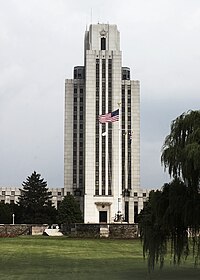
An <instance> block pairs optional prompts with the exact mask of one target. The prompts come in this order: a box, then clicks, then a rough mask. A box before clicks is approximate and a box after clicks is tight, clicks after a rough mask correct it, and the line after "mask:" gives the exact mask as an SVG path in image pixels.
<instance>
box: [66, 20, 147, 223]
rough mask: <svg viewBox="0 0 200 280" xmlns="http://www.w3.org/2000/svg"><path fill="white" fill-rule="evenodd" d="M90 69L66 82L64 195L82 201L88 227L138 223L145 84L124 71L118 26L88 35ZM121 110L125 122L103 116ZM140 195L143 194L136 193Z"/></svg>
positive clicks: (98, 28) (80, 68)
mask: <svg viewBox="0 0 200 280" xmlns="http://www.w3.org/2000/svg"><path fill="white" fill-rule="evenodd" d="M84 46H85V49H84V66H76V67H75V68H74V77H73V78H74V79H66V81H65V147H64V193H65V194H67V193H71V194H73V195H75V196H76V197H77V199H78V200H79V202H80V205H81V210H82V211H83V214H84V222H85V223H101V222H105V223H112V222H114V220H115V218H116V214H117V213H120V214H121V215H123V218H124V220H125V221H126V222H129V223H134V222H136V216H137V214H138V211H140V209H141V208H143V203H142V204H141V202H145V200H146V197H144V196H142V200H141V199H139V193H141V192H142V193H143V191H142V190H141V189H140V83H139V81H137V80H131V78H130V69H129V68H128V67H122V52H121V50H120V33H119V31H118V29H117V26H116V25H112V24H92V25H90V27H89V30H87V31H86V32H85V40H84ZM117 108H119V121H118V122H116V123H106V124H100V123H99V121H98V116H100V115H102V114H106V113H110V112H113V111H115V110H116V109H117ZM136 194H137V195H136Z"/></svg>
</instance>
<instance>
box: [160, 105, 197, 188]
mask: <svg viewBox="0 0 200 280" xmlns="http://www.w3.org/2000/svg"><path fill="white" fill-rule="evenodd" d="M161 162H162V163H163V164H164V167H165V169H166V168H168V170H169V174H170V176H173V177H174V178H178V177H181V178H182V179H183V181H184V182H185V184H186V185H187V186H188V187H189V188H190V189H191V191H194V192H198V191H199V184H200V110H199V111H189V112H187V113H183V114H182V115H180V116H179V117H178V118H176V119H175V120H174V121H173V122H172V124H171V133H170V134H169V135H168V136H167V137H166V139H165V142H164V145H163V148H162V156H161Z"/></svg>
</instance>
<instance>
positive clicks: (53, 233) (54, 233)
mask: <svg viewBox="0 0 200 280" xmlns="http://www.w3.org/2000/svg"><path fill="white" fill-rule="evenodd" d="M44 234H45V235H48V236H63V234H62V232H60V230H59V229H57V228H47V229H45V230H44Z"/></svg>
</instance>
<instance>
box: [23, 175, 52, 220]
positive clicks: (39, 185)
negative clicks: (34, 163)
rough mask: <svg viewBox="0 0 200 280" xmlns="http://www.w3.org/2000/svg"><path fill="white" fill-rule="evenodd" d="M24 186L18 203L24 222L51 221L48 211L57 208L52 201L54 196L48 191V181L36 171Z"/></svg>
mask: <svg viewBox="0 0 200 280" xmlns="http://www.w3.org/2000/svg"><path fill="white" fill-rule="evenodd" d="M22 186H23V189H21V195H20V196H19V202H18V204H19V206H20V208H21V210H22V220H23V223H51V217H49V216H48V213H49V210H50V209H51V210H53V209H55V208H54V207H53V206H52V203H51V201H50V199H51V198H52V197H51V196H50V195H49V193H48V188H47V182H46V181H44V179H43V178H41V175H40V174H37V173H36V172H35V171H34V172H33V173H32V175H31V176H28V177H27V179H26V181H24V182H23V184H22ZM53 211H54V210H53ZM55 211H56V210H55Z"/></svg>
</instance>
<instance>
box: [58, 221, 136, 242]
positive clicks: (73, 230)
mask: <svg viewBox="0 0 200 280" xmlns="http://www.w3.org/2000/svg"><path fill="white" fill-rule="evenodd" d="M61 231H62V233H63V234H65V235H67V236H69V237H76V238H101V237H106V238H114V239H115V238H121V239H129V238H138V236H139V235H138V225H137V224H126V223H116V224H91V223H89V224H72V225H62V227H61ZM102 232H103V233H104V234H101V233H102Z"/></svg>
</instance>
